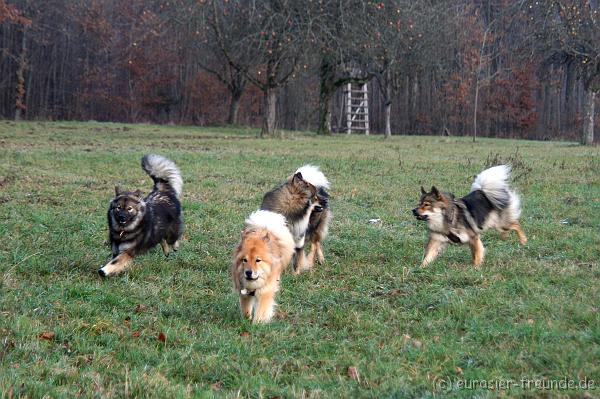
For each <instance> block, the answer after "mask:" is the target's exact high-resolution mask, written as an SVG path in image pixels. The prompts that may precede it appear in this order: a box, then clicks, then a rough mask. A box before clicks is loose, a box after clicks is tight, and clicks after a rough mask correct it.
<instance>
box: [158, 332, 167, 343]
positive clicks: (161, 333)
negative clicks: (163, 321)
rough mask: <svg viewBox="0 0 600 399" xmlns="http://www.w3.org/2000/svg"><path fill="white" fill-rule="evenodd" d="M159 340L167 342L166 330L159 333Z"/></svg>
mask: <svg viewBox="0 0 600 399" xmlns="http://www.w3.org/2000/svg"><path fill="white" fill-rule="evenodd" d="M158 340H159V341H160V342H162V343H163V344H165V343H167V335H166V334H165V333H164V332H162V331H161V332H159V333H158Z"/></svg>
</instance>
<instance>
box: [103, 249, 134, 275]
mask: <svg viewBox="0 0 600 399" xmlns="http://www.w3.org/2000/svg"><path fill="white" fill-rule="evenodd" d="M132 260H133V257H132V256H131V255H129V254H128V253H127V252H121V253H120V254H119V255H117V256H116V257H115V258H114V259H113V260H111V261H110V262H108V263H107V264H106V265H104V266H103V267H102V268H100V269H99V270H98V274H99V275H101V276H102V277H108V276H112V275H115V274H118V273H121V272H122V271H123V270H125V268H126V267H127V266H128V265H129V263H131V261H132Z"/></svg>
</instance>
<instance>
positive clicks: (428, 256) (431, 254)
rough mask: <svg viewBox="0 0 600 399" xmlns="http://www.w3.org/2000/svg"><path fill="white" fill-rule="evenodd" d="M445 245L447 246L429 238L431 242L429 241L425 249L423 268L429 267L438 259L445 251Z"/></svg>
mask: <svg viewBox="0 0 600 399" xmlns="http://www.w3.org/2000/svg"><path fill="white" fill-rule="evenodd" d="M445 245H446V244H445V243H444V242H443V241H440V240H438V239H436V238H434V237H431V236H429V241H427V246H426V247H425V255H424V256H423V262H422V263H421V266H427V265H428V264H430V263H431V262H433V261H434V260H435V258H437V257H438V255H439V254H440V253H441V252H442V251H443V249H444V246H445Z"/></svg>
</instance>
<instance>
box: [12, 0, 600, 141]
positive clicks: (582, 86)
mask: <svg viewBox="0 0 600 399" xmlns="http://www.w3.org/2000/svg"><path fill="white" fill-rule="evenodd" d="M598 1H599V0H546V1H543V0H539V1H535V0H519V1H517V0H513V1H511V0H448V1H434V0H419V1H414V0H386V1H362V0H361V1H359V0H347V1H336V0H304V1H294V0H264V1H260V2H256V1H247V0H246V1H245V0H169V1H165V0H162V1H158V0H80V1H71V0H43V1H42V0H0V117H2V118H6V119H33V120H97V121H121V122H153V123H174V124H198V125H220V124H239V125H250V126H261V127H262V132H263V134H265V135H269V134H278V132H279V131H280V130H281V129H294V130H316V131H318V132H319V133H321V134H328V133H331V132H343V131H344V127H345V120H344V118H345V115H344V112H343V109H344V98H343V97H344V94H343V89H342V88H343V87H344V85H345V84H346V83H348V82H358V83H367V84H368V87H369V96H370V114H369V116H370V121H371V131H372V132H379V133H383V134H388V135H389V134H436V135H440V134H445V135H477V136H495V137H519V138H536V139H569V140H577V141H582V142H587V143H588V144H590V143H591V142H592V141H593V122H594V103H595V102H597V98H595V94H596V93H597V92H598V91H599V90H600V21H599V18H600V15H599V14H598Z"/></svg>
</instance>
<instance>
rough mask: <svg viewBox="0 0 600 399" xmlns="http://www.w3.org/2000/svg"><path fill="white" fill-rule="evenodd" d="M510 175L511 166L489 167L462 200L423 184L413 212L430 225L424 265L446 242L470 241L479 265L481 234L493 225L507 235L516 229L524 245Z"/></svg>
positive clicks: (433, 258)
mask: <svg viewBox="0 0 600 399" xmlns="http://www.w3.org/2000/svg"><path fill="white" fill-rule="evenodd" d="M509 178H510V167H509V166H508V165H500V166H494V167H492V168H489V169H486V170H484V171H483V172H481V173H480V174H479V175H478V176H477V177H476V178H475V181H474V182H473V185H472V186H471V192H470V193H469V194H468V195H466V196H465V197H463V198H460V199H455V198H454V195H452V194H450V193H441V192H440V191H439V190H438V189H437V188H435V186H434V187H431V191H430V192H426V191H425V190H424V189H423V187H421V200H420V202H419V206H418V207H417V208H415V209H413V211H412V212H413V214H414V215H415V217H416V218H417V219H418V220H424V221H426V222H427V225H428V227H429V241H428V242H427V246H426V248H425V255H424V256H423V263H422V266H426V265H428V264H429V263H431V262H433V261H434V260H435V258H436V257H437V256H438V255H439V254H440V253H441V252H442V250H443V249H444V247H445V246H446V244H447V243H453V244H466V243H468V244H469V246H470V247H471V252H472V254H473V264H474V265H475V266H476V267H478V266H480V265H481V263H482V262H483V256H484V251H485V250H484V248H483V244H482V243H481V239H480V234H481V233H482V232H483V231H485V230H487V229H490V228H495V229H497V230H499V231H501V232H502V235H503V237H504V238H506V237H507V235H508V233H509V232H510V231H511V230H514V231H515V232H516V233H517V235H518V236H519V241H520V242H521V244H523V245H524V244H526V243H527V237H526V236H525V233H524V232H523V229H522V228H521V225H520V224H519V216H520V215H521V200H520V199H519V196H518V195H517V194H516V193H515V192H514V191H512V190H511V189H510V187H509V185H508V179H509Z"/></svg>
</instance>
